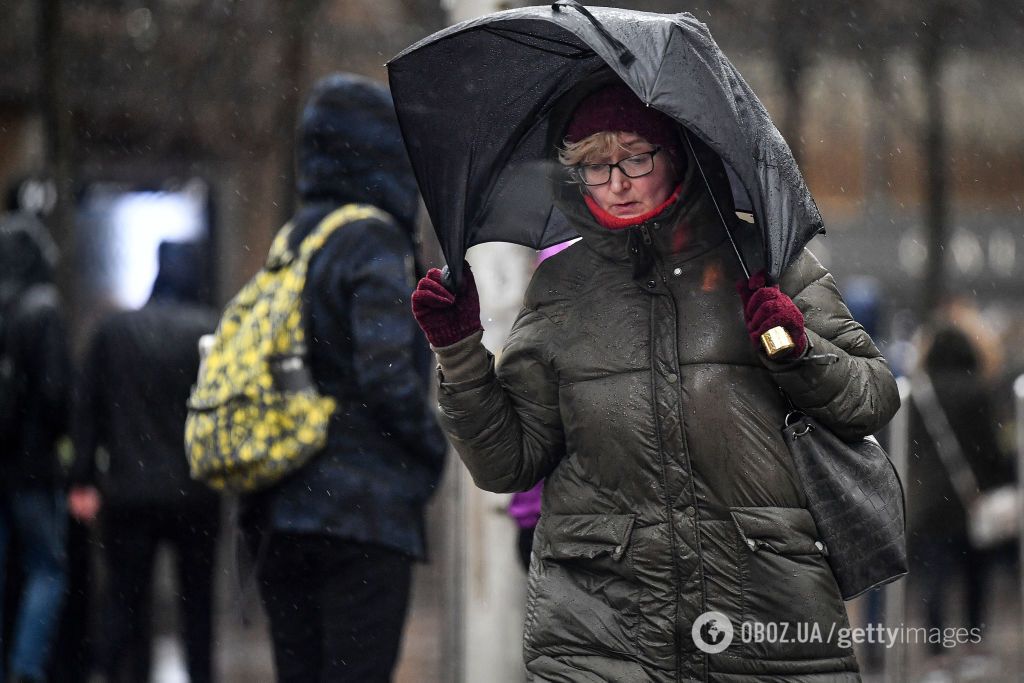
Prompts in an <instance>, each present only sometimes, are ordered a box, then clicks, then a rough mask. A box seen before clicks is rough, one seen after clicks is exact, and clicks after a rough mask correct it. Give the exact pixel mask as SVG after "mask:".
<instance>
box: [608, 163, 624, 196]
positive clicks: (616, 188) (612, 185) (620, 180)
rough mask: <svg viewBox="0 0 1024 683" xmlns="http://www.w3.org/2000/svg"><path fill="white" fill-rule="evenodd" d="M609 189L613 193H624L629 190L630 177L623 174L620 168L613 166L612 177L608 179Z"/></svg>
mask: <svg viewBox="0 0 1024 683" xmlns="http://www.w3.org/2000/svg"><path fill="white" fill-rule="evenodd" d="M608 185H609V189H610V190H611V191H612V192H622V191H623V190H627V189H629V176H628V175H626V174H625V173H623V172H622V169H621V168H619V167H618V166H612V169H611V176H610V177H609V178H608Z"/></svg>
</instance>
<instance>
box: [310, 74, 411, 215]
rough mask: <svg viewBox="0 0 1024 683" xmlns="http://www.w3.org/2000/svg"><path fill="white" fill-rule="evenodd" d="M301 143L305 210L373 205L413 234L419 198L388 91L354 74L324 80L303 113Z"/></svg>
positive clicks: (319, 83) (315, 90)
mask: <svg viewBox="0 0 1024 683" xmlns="http://www.w3.org/2000/svg"><path fill="white" fill-rule="evenodd" d="M298 138H299V143H298V149H297V158H296V165H297V169H296V170H297V173H296V177H297V185H298V187H297V189H298V192H299V196H300V198H301V199H302V201H303V203H304V204H325V203H330V204H333V205H337V204H344V203H349V202H359V203H366V204H372V205H374V206H377V207H379V208H381V209H383V210H385V211H387V212H388V213H390V214H391V215H392V216H394V217H395V218H396V219H397V220H398V222H399V223H401V224H402V225H403V226H405V227H406V229H408V230H412V227H413V224H414V219H415V215H416V210H417V208H418V206H419V196H418V194H417V187H416V180H415V177H414V176H413V173H412V167H411V166H410V165H409V159H408V157H407V155H406V152H405V145H404V143H403V141H402V133H401V130H400V129H399V127H398V119H397V117H396V115H395V108H394V103H393V102H392V99H391V93H390V92H388V90H387V88H386V87H384V86H383V85H381V84H379V83H376V82H374V81H371V80H369V79H366V78H363V77H361V76H356V75H353V74H333V75H331V76H328V77H326V78H324V79H322V80H321V81H319V82H318V83H317V84H316V86H315V87H314V88H313V92H312V94H311V95H310V98H309V100H308V102H307V104H306V106H305V108H304V109H303V111H302V116H301V120H300V123H299V131H298Z"/></svg>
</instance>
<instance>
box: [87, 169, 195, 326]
mask: <svg viewBox="0 0 1024 683" xmlns="http://www.w3.org/2000/svg"><path fill="white" fill-rule="evenodd" d="M209 216H210V212H209V189H208V187H207V185H206V184H205V183H204V182H203V181H201V180H190V181H188V182H187V183H185V184H183V185H181V186H179V187H177V188H175V189H159V190H148V189H133V188H129V187H126V186H124V185H117V184H110V183H97V184H94V185H91V186H90V187H89V188H88V189H87V190H86V192H85V193H84V195H83V197H82V201H81V204H80V213H79V218H78V222H79V228H80V232H79V245H80V248H79V253H80V263H81V272H82V273H83V276H84V277H85V279H86V283H85V284H86V287H87V288H88V289H89V290H90V294H91V295H92V296H93V297H95V298H96V299H98V300H100V301H102V302H104V303H105V304H108V305H113V306H115V307H120V308H138V307H140V306H142V305H143V304H144V303H146V300H147V299H148V298H149V293H150V290H151V288H152V286H153V281H154V279H155V278H156V273H157V249H158V248H159V246H160V243H161V242H165V241H170V242H207V241H208V240H209V236H210V225H209Z"/></svg>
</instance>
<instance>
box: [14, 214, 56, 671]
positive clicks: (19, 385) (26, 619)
mask: <svg viewBox="0 0 1024 683" xmlns="http://www.w3.org/2000/svg"><path fill="white" fill-rule="evenodd" d="M56 258H57V250H56V247H55V246H54V244H53V242H52V240H51V239H50V237H49V235H48V234H47V232H46V229H45V228H44V227H43V225H42V224H41V223H40V222H39V221H38V220H37V219H35V218H34V217H32V216H31V215H29V214H25V213H12V214H7V215H5V216H3V217H2V218H0V586H3V585H4V583H5V578H6V572H5V570H6V569H8V568H9V567H11V565H13V564H14V563H15V562H17V564H18V565H20V570H21V574H22V583H21V588H20V590H19V591H18V597H19V601H18V603H19V608H18V614H17V616H16V617H15V619H14V627H13V633H12V634H11V635H12V636H13V639H12V642H11V644H10V647H9V648H7V647H4V645H5V644H4V642H3V638H2V637H0V652H2V651H4V650H6V651H7V652H8V658H7V661H6V663H5V665H2V666H0V682H2V681H4V680H5V677H4V672H5V671H7V672H9V673H10V676H9V678H8V679H7V680H10V681H16V682H21V683H27V682H28V681H42V680H44V679H45V671H46V667H47V664H48V660H49V656H50V651H51V649H52V644H53V640H54V637H55V633H56V628H57V625H58V622H59V619H60V610H61V606H62V605H63V603H64V589H65V585H66V581H67V576H66V573H67V572H66V557H65V550H64V540H65V533H66V527H67V525H66V521H67V516H66V515H67V513H66V510H65V508H64V500H63V488H62V484H61V481H60V463H59V458H58V443H59V441H60V440H61V438H62V437H64V435H65V434H66V422H67V403H68V388H69V384H70V376H71V364H70V361H69V358H68V351H67V333H66V330H65V326H64V319H63V315H62V312H61V304H60V299H59V297H58V295H57V290H56V288H55V287H54V285H53V269H54V267H55V265H56ZM14 546H16V547H17V555H16V556H15V555H11V554H9V549H11V548H12V547H14ZM9 560H11V561H9ZM0 607H8V606H5V605H3V599H2V598H0Z"/></svg>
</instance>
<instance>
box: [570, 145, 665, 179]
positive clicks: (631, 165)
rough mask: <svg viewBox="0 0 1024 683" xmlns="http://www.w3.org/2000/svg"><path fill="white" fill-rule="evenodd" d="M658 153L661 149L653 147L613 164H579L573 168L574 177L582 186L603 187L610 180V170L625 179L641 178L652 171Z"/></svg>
mask: <svg viewBox="0 0 1024 683" xmlns="http://www.w3.org/2000/svg"><path fill="white" fill-rule="evenodd" d="M660 151H661V147H655V148H654V149H652V150H651V151H650V152H641V153H640V154H634V155H633V156H629V157H626V158H625V159H623V160H621V161H619V162H617V163H614V164H580V165H578V166H576V168H575V171H576V177H577V178H578V179H579V180H580V182H582V183H583V184H584V185H588V186H594V185H604V184H605V183H607V182H608V181H609V180H611V179H612V169H613V168H617V169H619V170H620V171H622V175H624V176H626V177H627V178H642V177H643V176H645V175H647V174H648V173H650V172H651V171H653V170H654V155H655V154H657V153H658V152H660Z"/></svg>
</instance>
